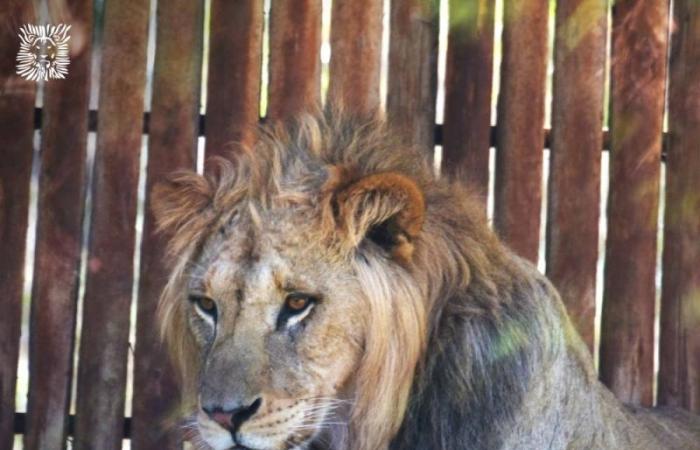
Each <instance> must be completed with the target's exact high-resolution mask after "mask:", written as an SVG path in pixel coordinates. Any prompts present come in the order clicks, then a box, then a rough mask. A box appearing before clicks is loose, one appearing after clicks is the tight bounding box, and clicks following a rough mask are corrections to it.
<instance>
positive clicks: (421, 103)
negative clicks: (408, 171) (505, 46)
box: [386, 0, 440, 161]
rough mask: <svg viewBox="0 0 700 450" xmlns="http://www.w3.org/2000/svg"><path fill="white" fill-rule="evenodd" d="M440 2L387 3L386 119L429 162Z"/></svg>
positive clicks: (431, 150)
mask: <svg viewBox="0 0 700 450" xmlns="http://www.w3.org/2000/svg"><path fill="white" fill-rule="evenodd" d="M439 13H440V2H439V1H437V0H404V1H400V2H397V1H394V2H392V3H391V12H390V18H391V23H390V34H389V70H388V81H387V82H388V89H387V100H386V116H387V120H388V122H389V124H390V125H391V126H392V127H393V129H395V130H396V131H397V132H399V133H400V134H401V136H402V137H404V138H405V139H407V141H408V142H410V143H412V144H413V145H415V146H416V147H417V148H419V149H420V150H422V151H423V153H424V154H425V156H426V159H429V160H430V161H432V159H433V158H432V157H433V153H434V151H435V133H434V128H435V96H436V92H437V56H438V28H439Z"/></svg>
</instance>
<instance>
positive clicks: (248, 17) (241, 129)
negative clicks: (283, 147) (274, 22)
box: [205, 0, 263, 158]
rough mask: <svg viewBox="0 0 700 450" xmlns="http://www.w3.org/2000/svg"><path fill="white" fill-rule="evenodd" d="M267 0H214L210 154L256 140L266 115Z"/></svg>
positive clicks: (209, 92)
mask: <svg viewBox="0 0 700 450" xmlns="http://www.w3.org/2000/svg"><path fill="white" fill-rule="evenodd" d="M262 33H263V1H262V0H236V1H231V0H212V1H211V23H210V29H209V67H208V80H207V108H206V109H207V129H206V147H205V148H206V155H207V158H209V157H211V156H217V155H218V156H225V155H226V154H227V153H228V152H231V151H233V150H234V149H235V146H236V145H237V144H238V143H240V144H243V145H250V144H252V143H253V141H252V140H253V137H254V131H255V126H256V125H257V123H258V118H259V116H260V65H261V62H262Z"/></svg>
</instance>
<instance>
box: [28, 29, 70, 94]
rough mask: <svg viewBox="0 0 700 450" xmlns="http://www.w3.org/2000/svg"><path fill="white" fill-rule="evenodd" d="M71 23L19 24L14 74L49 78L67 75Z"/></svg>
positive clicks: (34, 78)
mask: <svg viewBox="0 0 700 450" xmlns="http://www.w3.org/2000/svg"><path fill="white" fill-rule="evenodd" d="M69 31H70V25H63V24H60V25H25V26H23V27H21V28H20V33H19V38H20V47H19V52H18V53H17V75H19V76H21V77H22V78H25V79H27V80H32V81H39V80H44V81H48V80H51V79H63V78H66V75H68V63H69V59H68V41H69V40H70V34H68V33H69Z"/></svg>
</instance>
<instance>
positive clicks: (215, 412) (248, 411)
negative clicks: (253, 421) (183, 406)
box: [202, 398, 262, 433]
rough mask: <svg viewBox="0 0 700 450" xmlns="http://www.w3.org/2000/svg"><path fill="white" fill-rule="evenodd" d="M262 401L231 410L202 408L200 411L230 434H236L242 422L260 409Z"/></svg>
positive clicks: (219, 407)
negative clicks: (230, 432)
mask: <svg viewBox="0 0 700 450" xmlns="http://www.w3.org/2000/svg"><path fill="white" fill-rule="evenodd" d="M261 404H262V399H261V398H258V399H256V400H255V401H254V402H253V403H250V404H249V405H246V406H240V407H237V408H233V409H224V408H222V407H221V406H218V405H217V406H203V407H202V409H203V410H204V412H205V413H207V415H208V416H209V418H210V419H211V420H213V421H214V422H216V423H218V424H219V425H221V426H222V427H224V428H225V429H227V430H230V431H232V432H234V433H235V432H236V431H237V430H238V429H239V428H240V427H241V425H243V422H245V421H246V420H248V419H250V418H251V417H252V416H253V415H254V414H255V413H256V412H257V411H258V409H260V405H261Z"/></svg>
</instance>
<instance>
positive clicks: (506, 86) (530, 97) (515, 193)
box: [494, 0, 549, 261]
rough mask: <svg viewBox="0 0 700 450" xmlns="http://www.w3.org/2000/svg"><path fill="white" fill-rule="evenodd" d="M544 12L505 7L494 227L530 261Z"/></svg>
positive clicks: (538, 188) (519, 3)
mask: <svg viewBox="0 0 700 450" xmlns="http://www.w3.org/2000/svg"><path fill="white" fill-rule="evenodd" d="M548 12H549V1H548V0H512V1H507V2H505V3H504V24H503V61H502V63H501V90H500V93H499V98H498V128H497V130H496V133H497V147H498V152H497V153H496V193H495V210H494V213H495V214H494V215H495V217H494V226H495V228H496V231H497V232H498V233H499V235H500V236H501V237H502V238H503V239H504V240H505V242H506V243H507V244H508V245H510V246H511V248H513V249H514V250H515V251H516V252H517V253H518V254H520V255H521V256H523V257H525V258H527V259H529V260H531V261H537V254H538V249H539V240H540V208H541V202H542V151H543V149H544V133H543V124H544V99H545V79H546V68H547V16H548Z"/></svg>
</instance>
